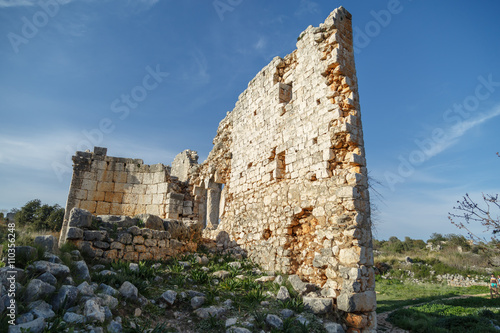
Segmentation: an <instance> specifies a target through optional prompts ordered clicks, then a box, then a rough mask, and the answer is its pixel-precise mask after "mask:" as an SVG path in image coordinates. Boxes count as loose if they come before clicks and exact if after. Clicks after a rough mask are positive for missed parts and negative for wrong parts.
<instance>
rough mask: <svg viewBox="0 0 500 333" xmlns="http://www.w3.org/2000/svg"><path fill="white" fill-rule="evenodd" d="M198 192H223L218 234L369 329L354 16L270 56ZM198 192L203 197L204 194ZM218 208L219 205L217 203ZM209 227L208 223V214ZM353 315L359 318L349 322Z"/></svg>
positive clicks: (369, 265)
mask: <svg viewBox="0 0 500 333" xmlns="http://www.w3.org/2000/svg"><path fill="white" fill-rule="evenodd" d="M214 145H215V146H214V149H213V151H212V152H211V153H210V155H209V157H208V159H207V161H206V162H205V163H204V164H203V165H202V167H201V170H200V173H199V178H197V179H193V180H192V182H193V184H194V185H195V189H197V188H201V191H202V190H203V189H207V190H206V192H207V193H210V192H211V189H212V190H213V189H214V188H215V189H217V186H214V185H219V188H221V187H222V184H223V186H224V188H223V190H222V193H221V195H220V197H221V199H220V200H221V201H222V202H221V203H220V205H219V208H220V211H219V219H220V221H217V223H216V225H214V223H213V222H214V221H215V220H214V219H211V220H212V225H210V223H207V226H208V227H209V228H207V229H206V230H205V232H204V234H205V235H206V236H208V237H211V238H215V237H217V235H218V234H219V233H220V232H225V233H227V234H229V238H230V239H231V240H233V241H235V242H236V243H237V244H238V245H239V246H241V247H242V248H244V249H245V250H247V251H248V253H249V255H250V256H251V257H252V258H253V259H254V260H256V261H257V262H258V263H260V264H261V265H262V266H263V267H264V268H265V269H268V270H277V271H283V272H286V273H289V274H297V275H299V276H300V277H301V278H302V279H303V280H306V281H309V282H313V283H315V284H318V285H320V286H322V287H323V295H324V296H327V297H333V298H335V299H336V301H337V302H336V307H337V309H338V310H341V311H345V312H354V313H356V314H357V315H358V317H353V316H352V315H351V316H349V318H350V319H351V321H355V320H358V321H361V322H363V323H364V325H363V328H364V329H365V330H366V331H370V330H373V329H374V328H375V325H376V319H375V318H376V317H375V312H374V310H375V307H376V299H375V291H374V287H375V279H374V270H373V253H372V235H371V222H370V205H369V193H368V183H367V170H366V162H365V153H364V147H363V136H362V127H361V118H360V107H359V98H358V85H357V78H356V70H355V66H354V55H353V46H352V29H351V15H350V14H349V13H348V12H347V11H346V10H345V9H343V8H342V7H341V8H339V9H336V10H335V11H334V12H332V13H331V14H330V16H329V17H328V18H327V19H326V21H325V23H323V24H321V25H320V26H319V27H317V28H313V27H312V26H310V27H308V28H307V29H306V30H305V31H304V32H303V33H302V34H301V35H300V37H299V40H298V42H297V50H295V51H294V52H293V53H291V54H289V55H287V56H286V57H285V58H283V59H282V58H279V57H276V58H274V59H273V61H272V62H271V63H270V64H269V65H267V66H266V67H264V68H263V69H262V70H261V71H260V72H259V73H258V74H257V75H256V76H255V78H254V79H253V80H252V81H251V82H250V83H249V85H248V88H247V89H246V90H245V91H244V92H243V93H242V94H241V95H240V97H239V99H238V101H237V103H236V106H235V108H234V110H233V111H232V112H230V113H229V114H228V115H227V117H226V118H225V119H224V120H223V121H222V122H221V124H220V126H219V129H218V131H217V136H216V138H215V139H214ZM199 191H200V190H199ZM206 197H207V199H206V201H207V208H208V207H210V205H214V202H213V200H210V199H209V198H208V195H207V196H206ZM215 204H217V202H215ZM207 219H208V220H210V219H209V218H208V217H207ZM353 318H356V319H353Z"/></svg>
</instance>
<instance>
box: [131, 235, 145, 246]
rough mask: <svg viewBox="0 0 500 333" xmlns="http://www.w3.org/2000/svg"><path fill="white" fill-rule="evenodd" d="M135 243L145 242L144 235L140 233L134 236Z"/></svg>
mask: <svg viewBox="0 0 500 333" xmlns="http://www.w3.org/2000/svg"><path fill="white" fill-rule="evenodd" d="M133 243H134V244H144V237H142V236H140V235H137V236H134V240H133Z"/></svg>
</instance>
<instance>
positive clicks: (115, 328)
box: [107, 320, 123, 333]
mask: <svg viewBox="0 0 500 333" xmlns="http://www.w3.org/2000/svg"><path fill="white" fill-rule="evenodd" d="M107 329H108V333H121V332H122V330H123V328H122V324H121V323H119V322H117V321H115V320H112V321H111V322H110V323H109V324H108V327H107Z"/></svg>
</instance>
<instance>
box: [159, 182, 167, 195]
mask: <svg viewBox="0 0 500 333" xmlns="http://www.w3.org/2000/svg"><path fill="white" fill-rule="evenodd" d="M169 191H170V188H169V184H168V183H159V184H158V193H167V192H169Z"/></svg>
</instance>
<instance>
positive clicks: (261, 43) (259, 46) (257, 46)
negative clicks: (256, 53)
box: [253, 37, 267, 50]
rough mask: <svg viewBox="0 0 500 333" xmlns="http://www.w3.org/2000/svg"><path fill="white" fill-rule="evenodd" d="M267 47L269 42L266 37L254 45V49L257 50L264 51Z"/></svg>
mask: <svg viewBox="0 0 500 333" xmlns="http://www.w3.org/2000/svg"><path fill="white" fill-rule="evenodd" d="M266 45H267V40H266V38H265V37H260V38H259V40H258V41H257V43H255V44H254V46H253V47H254V48H255V49H256V50H262V49H263V48H265V47H266Z"/></svg>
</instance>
